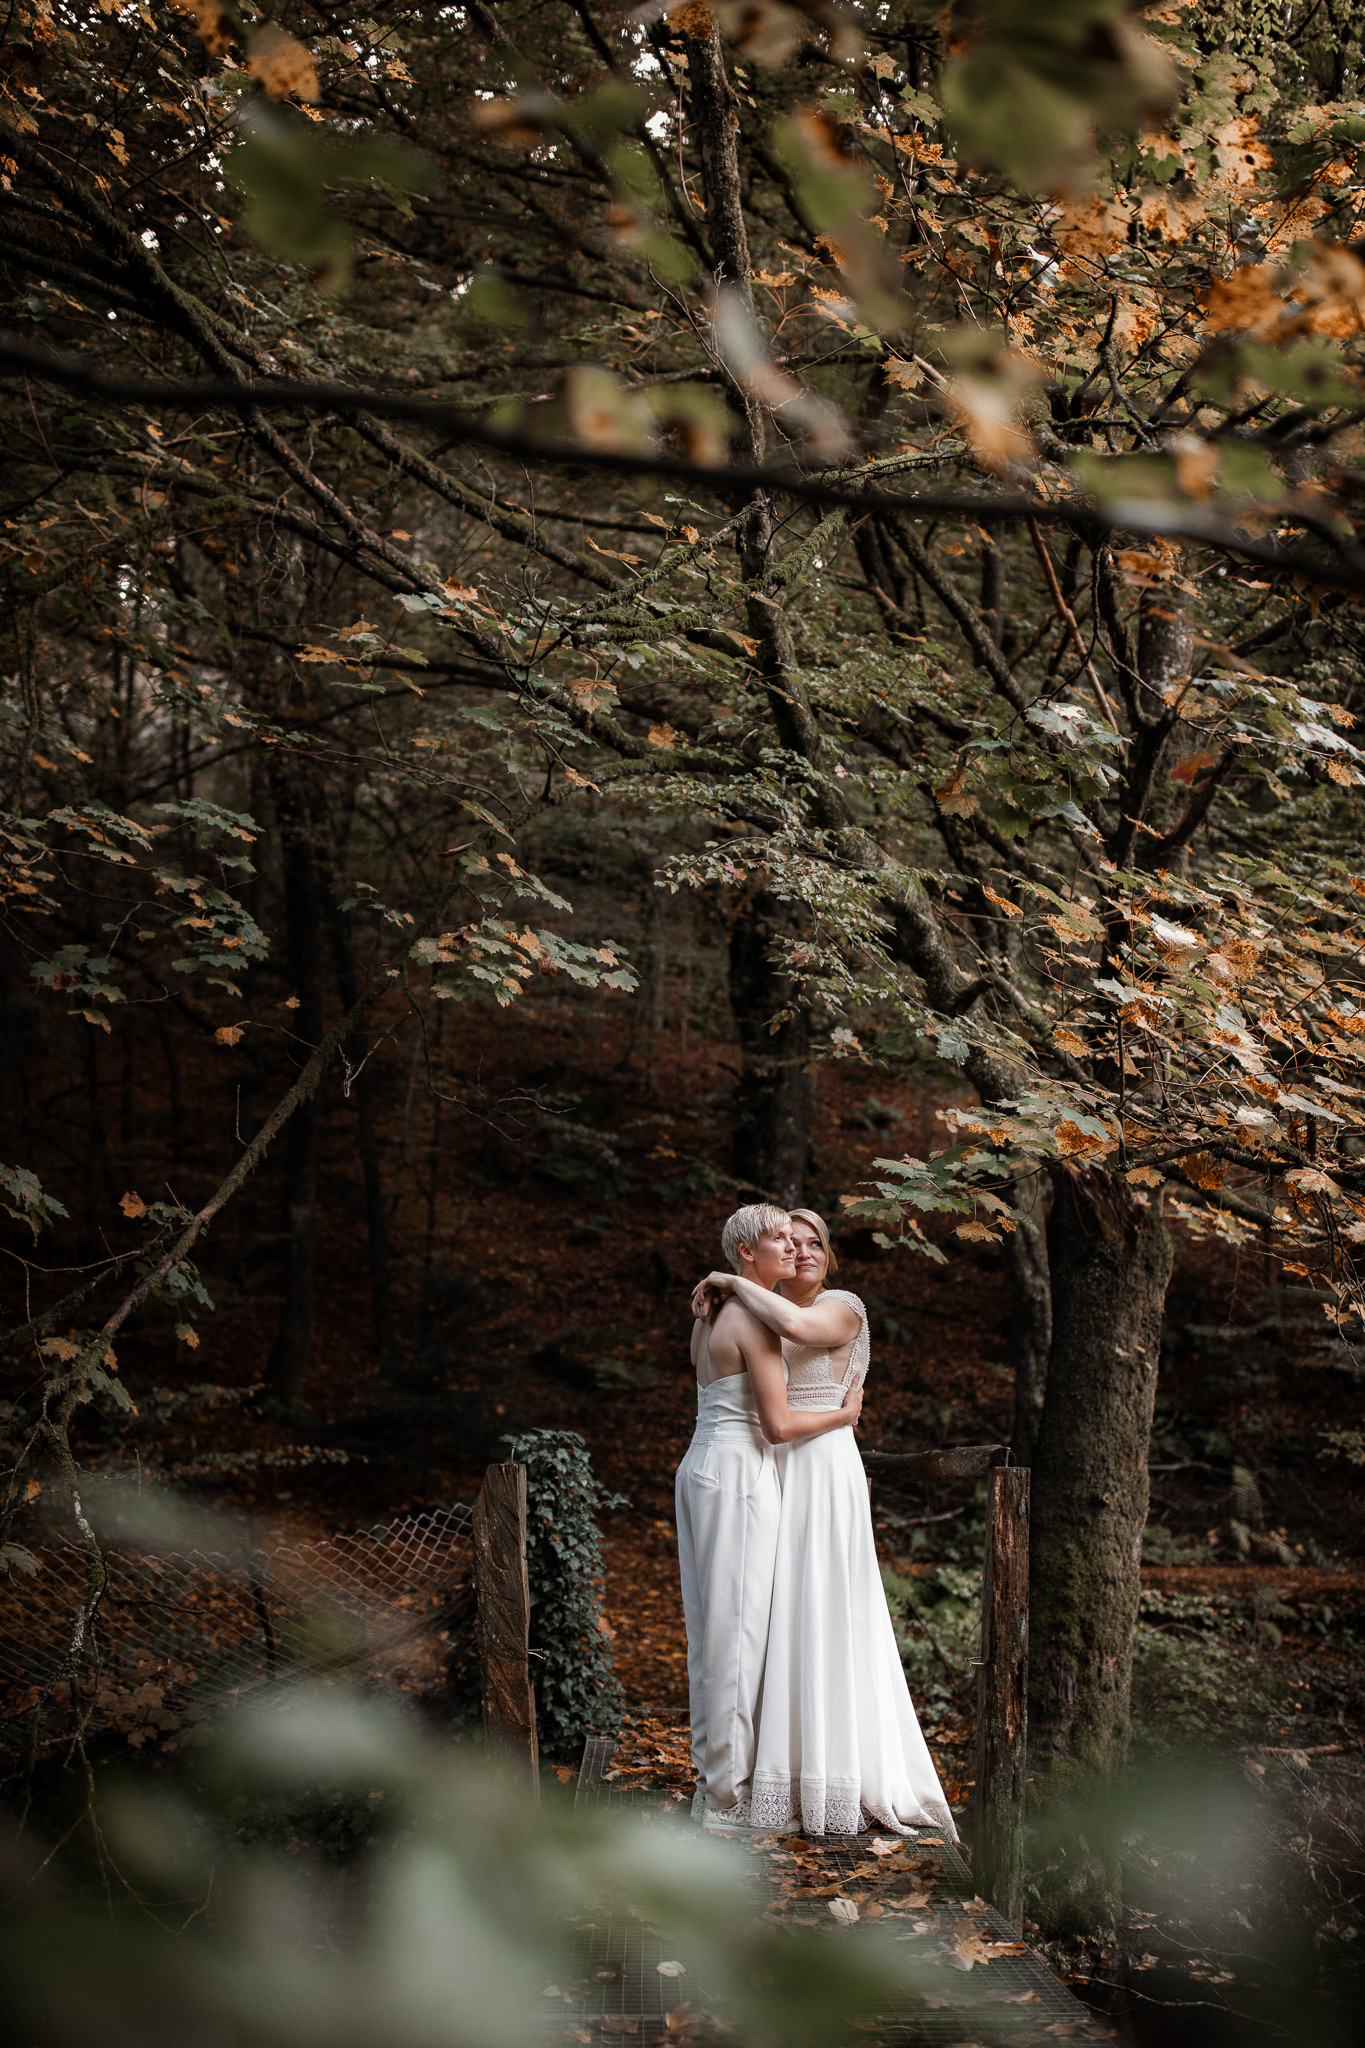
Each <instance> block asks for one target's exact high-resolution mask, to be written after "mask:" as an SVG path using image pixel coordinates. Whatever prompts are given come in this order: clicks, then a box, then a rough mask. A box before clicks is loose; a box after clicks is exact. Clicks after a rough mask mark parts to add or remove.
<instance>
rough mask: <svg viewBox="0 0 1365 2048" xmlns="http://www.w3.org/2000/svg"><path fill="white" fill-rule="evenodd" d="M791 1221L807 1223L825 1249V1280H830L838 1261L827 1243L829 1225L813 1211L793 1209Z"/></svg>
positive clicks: (830, 1245)
mask: <svg viewBox="0 0 1365 2048" xmlns="http://www.w3.org/2000/svg"><path fill="white" fill-rule="evenodd" d="M791 1219H792V1222H793V1223H809V1225H810V1227H811V1229H812V1230H813V1231H814V1232H815V1235H816V1236H817V1237H818V1238H819V1240H820V1242H821V1244H822V1245H823V1246H824V1248H825V1259H826V1262H827V1263H826V1265H825V1278H826V1279H827V1280H832V1279H833V1277H834V1275H835V1274H836V1273H837V1272H838V1270H839V1261H838V1260H837V1259H836V1258H835V1256H834V1246H833V1245H832V1244H831V1243H830V1241H829V1225H828V1224H827V1223H826V1222H825V1219H824V1217H823V1216H817V1215H816V1213H815V1211H814V1209H793V1210H792V1212H791Z"/></svg>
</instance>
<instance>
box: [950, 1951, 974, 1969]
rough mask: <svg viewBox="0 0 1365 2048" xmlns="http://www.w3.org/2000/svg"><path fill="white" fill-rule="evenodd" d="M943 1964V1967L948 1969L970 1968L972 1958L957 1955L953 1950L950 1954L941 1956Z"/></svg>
mask: <svg viewBox="0 0 1365 2048" xmlns="http://www.w3.org/2000/svg"><path fill="white" fill-rule="evenodd" d="M943 1964H944V1968H945V1969H948V1970H970V1969H971V1967H972V1959H971V1957H970V1956H964V1955H959V1954H957V1953H956V1952H954V1953H953V1954H952V1955H950V1956H945V1957H944V1958H943Z"/></svg>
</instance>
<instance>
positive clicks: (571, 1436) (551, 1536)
mask: <svg viewBox="0 0 1365 2048" xmlns="http://www.w3.org/2000/svg"><path fill="white" fill-rule="evenodd" d="M503 1441H504V1442H505V1443H507V1444H508V1445H509V1446H510V1448H511V1453H512V1456H513V1457H514V1458H515V1459H516V1460H517V1464H518V1466H523V1465H524V1466H525V1468H526V1487H527V1496H528V1511H527V1521H526V1564H527V1570H528V1573H529V1576H530V1596H531V1631H530V1634H531V1682H532V1684H533V1685H534V1687H535V1696H536V1719H537V1725H538V1727H539V1730H540V1743H541V1748H542V1750H543V1751H544V1754H545V1757H546V1759H547V1761H549V1762H550V1763H566V1764H569V1763H577V1762H578V1761H579V1758H580V1757H581V1756H582V1753H583V1741H584V1737H585V1736H587V1735H590V1734H591V1735H614V1734H615V1733H616V1731H617V1729H618V1728H619V1727H620V1725H621V1711H622V1706H623V1702H622V1698H621V1688H620V1685H619V1684H618V1683H617V1679H616V1673H615V1670H614V1669H613V1667H612V1656H611V1638H610V1632H609V1630H608V1629H607V1624H606V1616H605V1614H604V1613H603V1610H602V1591H603V1573H604V1567H603V1560H602V1538H601V1534H600V1532H599V1530H598V1527H597V1519H596V1518H597V1515H598V1514H599V1513H600V1512H601V1511H602V1510H603V1509H604V1508H608V1509H609V1508H616V1507H624V1506H625V1501H624V1499H623V1498H622V1496H621V1495H620V1494H615V1493H606V1492H604V1491H603V1489H602V1488H601V1487H600V1486H599V1485H598V1483H597V1480H596V1478H595V1477H594V1475H593V1469H592V1465H591V1463H590V1462H589V1459H588V1450H587V1445H586V1444H585V1443H584V1441H583V1439H582V1437H581V1436H580V1435H579V1434H578V1432H577V1431H576V1430H572V1429H532V1430H528V1431H527V1432H526V1434H525V1435H524V1436H518V1437H505V1438H504V1439H503ZM502 1469H503V1470H506V1469H507V1468H506V1467H503V1468H502Z"/></svg>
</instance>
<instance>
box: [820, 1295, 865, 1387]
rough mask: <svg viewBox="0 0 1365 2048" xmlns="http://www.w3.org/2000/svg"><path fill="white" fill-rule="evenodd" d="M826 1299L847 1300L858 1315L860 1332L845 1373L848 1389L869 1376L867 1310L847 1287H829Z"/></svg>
mask: <svg viewBox="0 0 1365 2048" xmlns="http://www.w3.org/2000/svg"><path fill="white" fill-rule="evenodd" d="M825 1300H826V1301H846V1302H847V1303H848V1305H849V1307H850V1308H851V1309H854V1310H856V1312H857V1316H858V1334H857V1336H856V1337H855V1338H854V1339H853V1349H852V1350H851V1351H850V1353H849V1356H848V1366H847V1369H846V1371H845V1373H844V1382H843V1383H844V1387H845V1390H847V1389H848V1388H849V1387H853V1386H857V1385H859V1384H860V1383H861V1382H862V1381H863V1380H865V1379H866V1378H867V1368H868V1367H869V1365H870V1364H871V1363H872V1336H871V1332H870V1331H869V1329H868V1327H867V1310H866V1309H865V1308H864V1307H863V1304H862V1302H861V1301H860V1300H859V1298H858V1296H857V1295H856V1294H851V1293H850V1292H849V1290H848V1289H847V1288H846V1287H827V1288H826V1289H825Z"/></svg>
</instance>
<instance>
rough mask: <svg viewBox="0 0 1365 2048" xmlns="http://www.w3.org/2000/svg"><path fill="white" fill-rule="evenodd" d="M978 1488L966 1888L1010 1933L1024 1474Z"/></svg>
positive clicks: (1019, 1761)
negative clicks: (976, 1647)
mask: <svg viewBox="0 0 1365 2048" xmlns="http://www.w3.org/2000/svg"><path fill="white" fill-rule="evenodd" d="M986 1483H987V1518H986V1566H985V1571H984V1574H983V1577H982V1586H981V1664H980V1669H979V1671H978V1674H977V1695H976V1700H977V1707H976V1794H975V1797H974V1799H973V1801H972V1880H973V1882H974V1883H975V1885H976V1889H977V1892H978V1893H979V1895H980V1896H981V1897H982V1898H983V1899H987V1900H989V1902H990V1904H991V1905H993V1906H994V1907H995V1908H996V1910H997V1912H999V1913H1002V1914H1003V1915H1004V1917H1005V1919H1006V1920H1008V1921H1009V1923H1010V1925H1011V1926H1012V1927H1013V1928H1015V1929H1016V1930H1018V1929H1020V1928H1022V1926H1023V1920H1024V1780H1025V1774H1026V1769H1027V1762H1028V1532H1029V1473H1028V1468H1027V1466H1023V1465H1005V1466H997V1467H996V1468H995V1470H994V1471H992V1472H991V1473H990V1475H989V1477H988V1479H987V1482H986Z"/></svg>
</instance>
